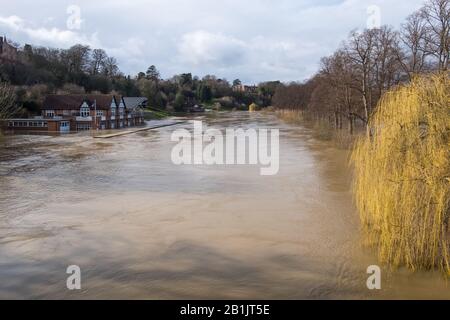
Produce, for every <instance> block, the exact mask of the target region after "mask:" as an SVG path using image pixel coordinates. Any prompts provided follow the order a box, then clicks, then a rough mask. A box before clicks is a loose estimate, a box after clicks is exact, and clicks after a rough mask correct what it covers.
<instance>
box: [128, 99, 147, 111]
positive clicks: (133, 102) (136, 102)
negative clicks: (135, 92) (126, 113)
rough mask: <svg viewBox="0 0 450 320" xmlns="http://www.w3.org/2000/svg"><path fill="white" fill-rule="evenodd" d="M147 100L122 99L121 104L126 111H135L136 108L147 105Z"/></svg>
mask: <svg viewBox="0 0 450 320" xmlns="http://www.w3.org/2000/svg"><path fill="white" fill-rule="evenodd" d="M147 101H148V99H147V98H145V97H123V102H124V103H125V107H126V108H127V109H135V108H138V107H144V106H146V104H147Z"/></svg>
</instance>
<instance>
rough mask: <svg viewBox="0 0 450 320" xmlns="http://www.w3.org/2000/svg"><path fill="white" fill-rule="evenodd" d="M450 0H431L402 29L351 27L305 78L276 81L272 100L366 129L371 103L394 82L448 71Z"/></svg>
mask: <svg viewBox="0 0 450 320" xmlns="http://www.w3.org/2000/svg"><path fill="white" fill-rule="evenodd" d="M449 60H450V1H449V0H429V1H428V2H426V4H425V5H424V6H423V7H422V8H421V9H420V10H418V11H417V12H414V13H413V14H412V15H410V16H409V17H408V18H407V19H406V21H405V22H404V23H403V24H402V25H401V28H400V30H394V29H393V28H391V27H389V26H381V27H380V28H373V29H366V30H364V31H361V32H359V31H352V32H351V33H350V35H349V37H348V39H346V40H345V41H344V42H343V43H342V45H341V46H340V47H339V48H338V49H337V50H336V51H335V52H334V53H333V54H332V55H331V56H328V57H325V58H322V60H321V64H320V70H319V71H318V72H317V74H315V75H314V76H313V77H312V78H311V79H309V80H308V81H306V82H304V83H291V84H288V85H283V86H280V87H278V89H277V90H276V92H275V95H274V97H273V105H274V106H275V107H277V108H281V109H291V110H300V111H302V112H304V113H306V114H307V115H309V116H311V117H314V118H321V119H323V118H324V119H327V120H329V121H330V122H332V123H333V124H334V126H335V127H336V128H338V129H343V128H344V127H347V128H348V130H349V132H350V133H351V134H353V133H354V130H355V125H356V124H363V125H365V126H366V128H367V130H370V129H369V121H370V118H371V114H372V112H373V110H374V108H375V107H376V106H377V104H378V101H379V100H380V99H381V97H382V96H383V94H384V93H386V92H387V91H389V90H390V89H391V88H392V87H393V86H396V85H398V84H401V83H406V82H410V81H411V80H412V79H413V78H415V77H416V76H417V75H419V74H424V73H432V72H448V65H449Z"/></svg>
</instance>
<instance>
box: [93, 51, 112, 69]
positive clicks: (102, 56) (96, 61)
mask: <svg viewBox="0 0 450 320" xmlns="http://www.w3.org/2000/svg"><path fill="white" fill-rule="evenodd" d="M107 58H108V55H107V54H106V52H105V50H103V49H94V50H93V51H92V57H91V62H90V65H91V68H90V69H91V70H90V72H91V74H93V75H96V74H99V73H100V69H101V68H102V67H103V65H104V63H105V60H106V59H107Z"/></svg>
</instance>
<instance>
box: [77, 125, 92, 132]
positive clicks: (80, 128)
mask: <svg viewBox="0 0 450 320" xmlns="http://www.w3.org/2000/svg"><path fill="white" fill-rule="evenodd" d="M87 130H91V124H90V123H78V124H77V131H87Z"/></svg>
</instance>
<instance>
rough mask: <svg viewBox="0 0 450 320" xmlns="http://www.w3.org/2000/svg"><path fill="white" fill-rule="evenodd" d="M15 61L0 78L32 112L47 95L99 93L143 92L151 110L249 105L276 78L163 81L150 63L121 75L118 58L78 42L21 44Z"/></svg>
mask: <svg viewBox="0 0 450 320" xmlns="http://www.w3.org/2000/svg"><path fill="white" fill-rule="evenodd" d="M18 54H19V59H18V61H19V62H18V63H2V64H1V65H0V81H1V82H2V83H8V84H9V85H11V86H13V87H14V88H15V90H14V91H15V96H16V98H15V101H16V105H18V106H21V107H22V110H25V111H26V112H25V113H28V114H35V113H38V112H39V108H40V106H41V104H42V102H43V100H44V97H45V95H47V94H55V93H56V94H83V93H101V94H108V93H112V94H118V95H124V96H145V97H147V98H148V100H149V106H150V107H152V108H155V109H169V110H173V111H186V110H187V109H189V108H190V107H192V106H193V105H195V104H207V105H209V106H211V107H213V108H218V109H219V108H230V109H233V108H236V109H239V108H248V105H250V104H252V103H257V104H259V105H261V106H268V105H269V104H270V103H271V99H272V96H273V95H274V93H275V88H276V86H277V85H278V84H279V82H267V83H261V84H260V85H259V87H258V91H257V92H256V93H250V92H239V91H236V90H233V86H234V85H240V84H241V81H240V80H239V79H236V80H234V81H233V82H232V83H230V82H228V81H227V80H226V79H221V78H218V77H216V76H214V75H207V76H205V77H203V78H201V79H200V78H199V77H196V76H193V75H192V74H191V73H183V74H179V75H175V76H173V77H172V78H170V79H166V80H164V79H162V77H161V75H160V72H159V71H158V69H157V68H156V67H155V66H154V65H152V66H150V67H149V68H148V69H147V70H145V71H142V72H139V73H138V74H137V75H135V76H129V75H125V74H124V73H122V72H121V71H120V69H119V67H118V63H117V60H116V59H115V58H114V57H111V56H109V55H108V54H107V53H106V52H105V50H103V49H91V48H90V47H89V46H86V45H81V44H77V45H74V46H72V47H71V48H69V49H54V48H45V47H33V46H31V45H25V46H24V47H23V49H21V50H19V52H18Z"/></svg>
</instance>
